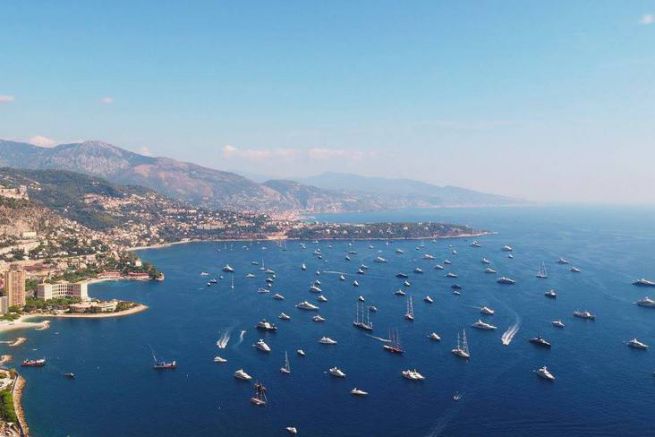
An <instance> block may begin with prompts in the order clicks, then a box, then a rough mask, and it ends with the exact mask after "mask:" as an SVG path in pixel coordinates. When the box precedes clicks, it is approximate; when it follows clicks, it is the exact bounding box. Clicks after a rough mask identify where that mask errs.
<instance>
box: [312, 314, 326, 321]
mask: <svg viewBox="0 0 655 437" xmlns="http://www.w3.org/2000/svg"><path fill="white" fill-rule="evenodd" d="M312 320H313V321H314V322H316V323H323V322H325V318H324V317H322V316H321V315H320V314H316V315H315V316H314V317H312Z"/></svg>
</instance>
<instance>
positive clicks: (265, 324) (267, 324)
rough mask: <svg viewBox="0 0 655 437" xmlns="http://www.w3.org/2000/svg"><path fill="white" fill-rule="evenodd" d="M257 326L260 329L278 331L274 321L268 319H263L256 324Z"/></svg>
mask: <svg viewBox="0 0 655 437" xmlns="http://www.w3.org/2000/svg"><path fill="white" fill-rule="evenodd" d="M255 328H257V329H259V330H260V331H270V332H275V331H277V326H275V324H274V323H271V322H269V321H268V320H266V319H262V320H261V321H260V322H259V323H257V326H255Z"/></svg>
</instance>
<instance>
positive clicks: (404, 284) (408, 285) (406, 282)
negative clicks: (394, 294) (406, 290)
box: [403, 281, 412, 287]
mask: <svg viewBox="0 0 655 437" xmlns="http://www.w3.org/2000/svg"><path fill="white" fill-rule="evenodd" d="M403 286H404V287H411V286H412V284H411V283H410V282H409V281H405V282H403Z"/></svg>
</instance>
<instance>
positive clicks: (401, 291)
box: [393, 288, 406, 296]
mask: <svg viewBox="0 0 655 437" xmlns="http://www.w3.org/2000/svg"><path fill="white" fill-rule="evenodd" d="M393 294H395V295H396V296H404V295H405V294H406V293H405V292H404V291H403V290H401V289H400V288H399V289H398V290H396V291H394V293H393Z"/></svg>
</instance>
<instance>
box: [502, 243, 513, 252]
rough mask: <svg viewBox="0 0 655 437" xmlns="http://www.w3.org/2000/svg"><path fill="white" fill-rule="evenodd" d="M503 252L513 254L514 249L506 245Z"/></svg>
mask: <svg viewBox="0 0 655 437" xmlns="http://www.w3.org/2000/svg"><path fill="white" fill-rule="evenodd" d="M502 250H503V252H511V251H512V250H514V249H512V246H510V245H509V244H506V245H504V246H503V249H502Z"/></svg>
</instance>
